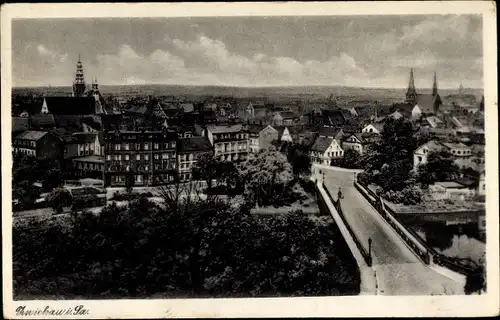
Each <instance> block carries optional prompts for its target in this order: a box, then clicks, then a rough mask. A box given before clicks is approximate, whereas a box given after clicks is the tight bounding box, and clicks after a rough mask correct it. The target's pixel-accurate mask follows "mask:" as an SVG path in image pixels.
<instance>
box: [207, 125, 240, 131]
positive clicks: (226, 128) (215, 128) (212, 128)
mask: <svg viewBox="0 0 500 320" xmlns="http://www.w3.org/2000/svg"><path fill="white" fill-rule="evenodd" d="M207 129H208V130H210V131H211V132H212V133H231V132H240V131H243V125H241V124H235V125H230V126H218V125H209V126H207Z"/></svg>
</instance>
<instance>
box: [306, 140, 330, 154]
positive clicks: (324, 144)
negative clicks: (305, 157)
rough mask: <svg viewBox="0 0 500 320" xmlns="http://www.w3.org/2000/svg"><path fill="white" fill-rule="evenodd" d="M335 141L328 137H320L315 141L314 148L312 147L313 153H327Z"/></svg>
mask: <svg viewBox="0 0 500 320" xmlns="http://www.w3.org/2000/svg"><path fill="white" fill-rule="evenodd" d="M332 142H333V139H332V138H327V137H318V138H316V140H315V141H314V144H313V146H312V147H311V150H313V151H319V152H325V151H326V150H327V149H328V147H330V145H331V144H332Z"/></svg>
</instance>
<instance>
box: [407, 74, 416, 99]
mask: <svg viewBox="0 0 500 320" xmlns="http://www.w3.org/2000/svg"><path fill="white" fill-rule="evenodd" d="M406 103H408V104H415V103H417V91H416V90H415V79H414V78H413V68H412V69H411V70H410V81H409V83H408V91H406Z"/></svg>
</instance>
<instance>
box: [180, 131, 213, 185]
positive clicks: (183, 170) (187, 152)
mask: <svg viewBox="0 0 500 320" xmlns="http://www.w3.org/2000/svg"><path fill="white" fill-rule="evenodd" d="M210 154H213V148H212V145H211V144H210V141H208V139H207V137H189V138H182V139H179V141H178V142H177V162H178V166H177V167H178V168H179V169H178V170H179V180H180V181H189V180H191V178H192V171H193V168H194V167H195V166H196V164H197V162H198V160H199V158H200V156H203V155H210Z"/></svg>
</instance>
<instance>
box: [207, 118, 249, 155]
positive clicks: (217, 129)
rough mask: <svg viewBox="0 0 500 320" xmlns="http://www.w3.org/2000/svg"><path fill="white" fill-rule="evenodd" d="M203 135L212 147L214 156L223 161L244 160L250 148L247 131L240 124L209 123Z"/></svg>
mask: <svg viewBox="0 0 500 320" xmlns="http://www.w3.org/2000/svg"><path fill="white" fill-rule="evenodd" d="M203 135H205V136H206V137H207V138H208V140H209V141H210V144H211V145H212V146H213V147H214V156H215V157H216V158H218V159H220V160H223V161H240V160H245V159H246V157H247V155H248V152H249V150H250V146H249V140H248V138H249V133H248V130H246V129H245V126H243V125H242V124H235V125H231V126H218V125H209V126H207V128H206V129H205V130H204V131H203Z"/></svg>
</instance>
